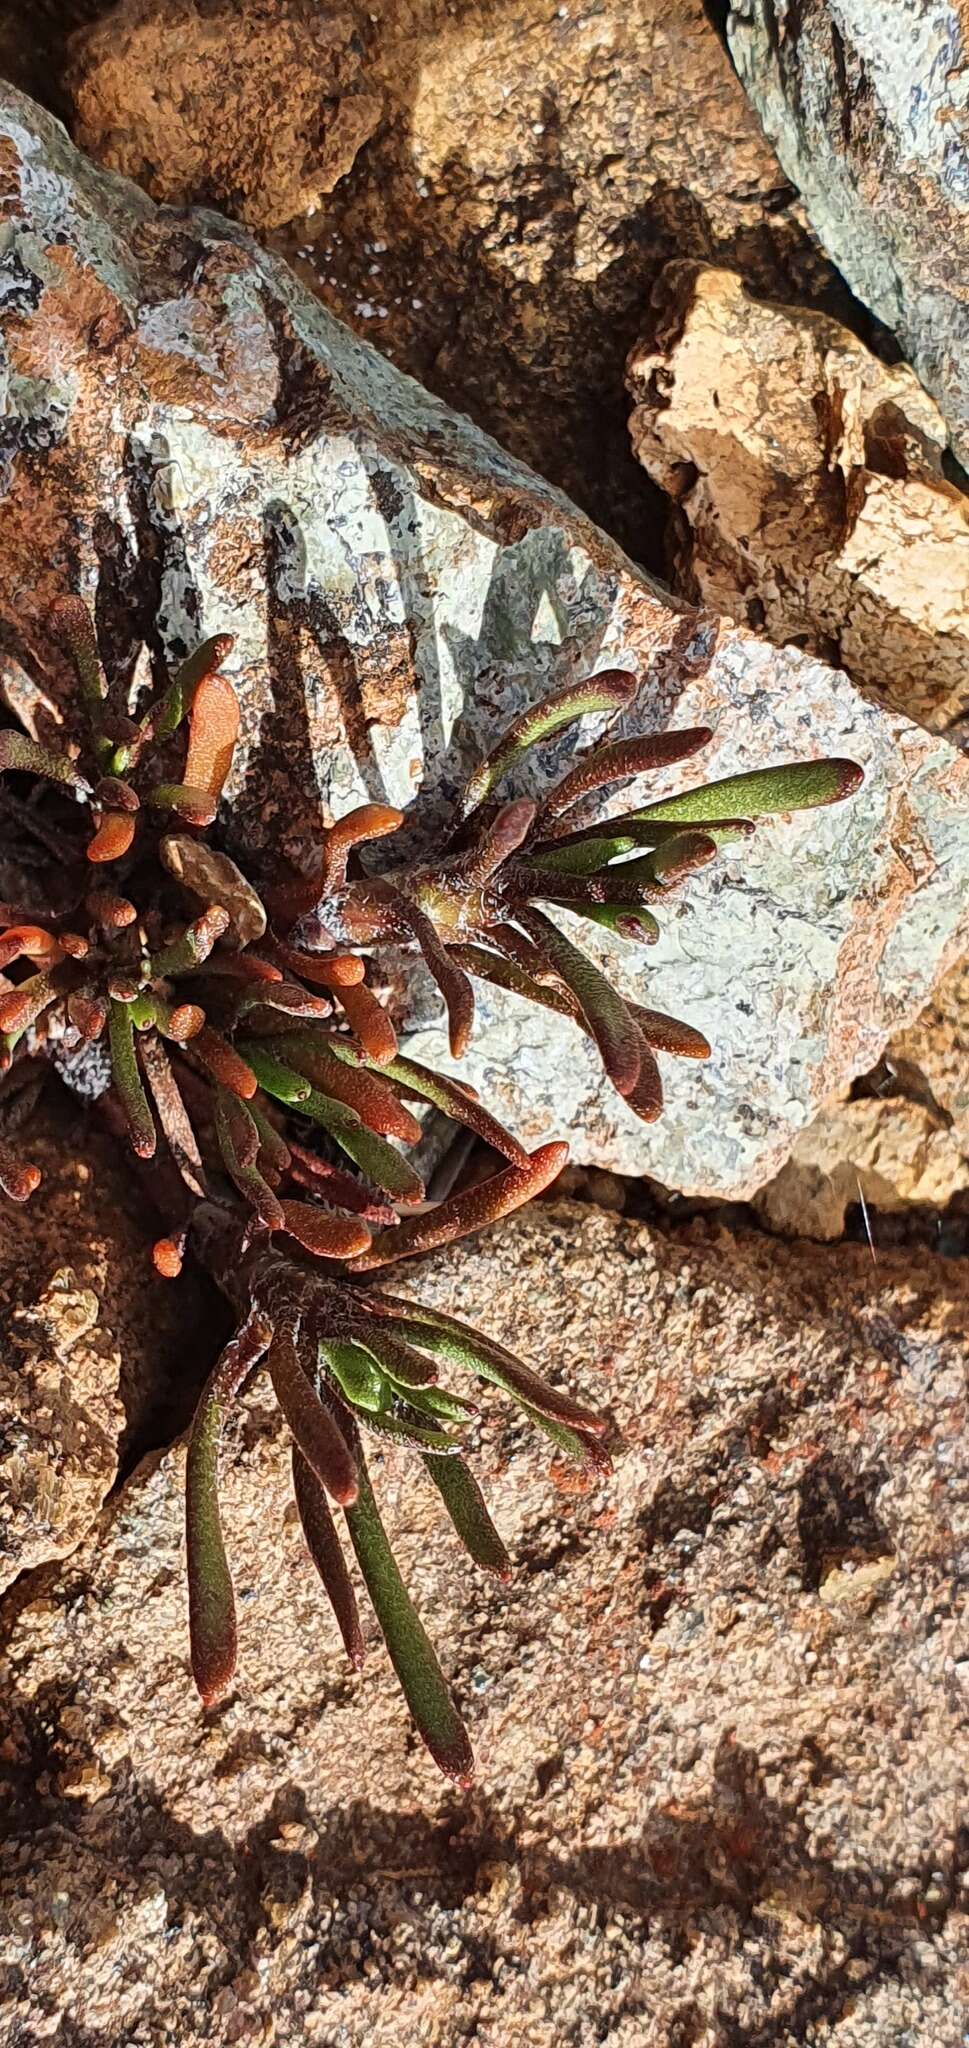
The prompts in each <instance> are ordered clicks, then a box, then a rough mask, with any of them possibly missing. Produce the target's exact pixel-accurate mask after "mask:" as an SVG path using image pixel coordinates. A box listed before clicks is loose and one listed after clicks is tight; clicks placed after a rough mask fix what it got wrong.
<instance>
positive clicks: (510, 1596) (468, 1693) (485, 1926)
mask: <svg viewBox="0 0 969 2048" xmlns="http://www.w3.org/2000/svg"><path fill="white" fill-rule="evenodd" d="M409 1284H410V1285H411V1287H412V1288H413V1291H414V1292H415V1294H416V1295H418V1296H419V1297H421V1298H423V1299H424V1300H426V1301H433V1302H435V1303H437V1304H438V1305H439V1306H443V1307H445V1308H446V1309H448V1310H459V1311H460V1312H461V1313H463V1314H468V1315H472V1316H475V1317H477V1318H478V1319H479V1320H480V1321H481V1322H482V1323H483V1324H484V1325H485V1326H486V1327H487V1328H488V1329H489V1330H491V1331H492V1332H493V1333H494V1334H495V1335H496V1336H497V1337H498V1338H500V1339H504V1340H505V1341H512V1342H514V1343H516V1344H517V1345H518V1346H519V1348H520V1349H522V1350H523V1351H525V1352H526V1353H530V1354H532V1355H535V1356H537V1357H541V1358H542V1360H543V1363H544V1365H545V1367H546V1369H548V1370H550V1371H551V1373H552V1375H553V1377H554V1378H555V1379H556V1380H557V1381H559V1382H560V1383H561V1384H564V1385H568V1386H570V1387H572V1388H574V1389H575V1390H576V1391H580V1392H581V1393H582V1395H584V1396H585V1397H586V1398H592V1399H595V1400H597V1401H599V1402H600V1403H605V1404H606V1405H607V1406H608V1407H609V1408H610V1409H611V1410H612V1411H613V1413H614V1414H615V1417H616V1420H617V1422H618V1424H619V1425H620V1427H621V1429H622V1432H623V1436H624V1438H625V1444H626V1448H625V1449H624V1450H623V1451H622V1452H621V1453H620V1456H619V1459H618V1463H617V1468H616V1471H615V1474H614V1476H613V1477H612V1478H611V1479H608V1480H605V1481H597V1482H596V1483H595V1485H594V1486H593V1487H592V1488H591V1490H588V1491H583V1490H582V1489H581V1488H579V1489H578V1490H576V1488H575V1486H574V1483H573V1482H572V1481H571V1479H570V1475H569V1474H568V1473H566V1472H565V1471H563V1469H562V1468H561V1467H560V1466H559V1465H558V1464H557V1463H554V1462H553V1466H552V1470H551V1472H550V1470H549V1457H548V1450H547V1447H546V1449H545V1450H544V1451H543V1450H542V1449H540V1448H539V1447H538V1445H537V1444H536V1441H535V1438H534V1435H533V1434H532V1433H530V1432H529V1431H528V1429H527V1427H526V1426H525V1425H524V1424H522V1423H520V1422H519V1421H512V1420H511V1419H510V1418H509V1416H508V1414H507V1413H502V1412H501V1410H500V1405H499V1404H497V1403H493V1402H492V1401H490V1400H487V1401H485V1402H484V1403H483V1406H484V1407H485V1409H486V1416H485V1419H484V1420H483V1422H482V1423H481V1425H480V1435H479V1438H478V1442H477V1452H476V1463H477V1466H478V1469H479V1470H480V1473H481V1477H482V1482H483V1484H484V1487H485V1490H486V1492H487V1494H488V1496H489V1499H490V1501H491V1504H492V1507H493V1509H494V1511H495V1514H496V1518H497V1520H498V1522H499V1524H500V1525H501V1527H502V1528H503V1530H504V1533H505V1535H506V1538H507V1539H508V1541H509V1543H510V1545H511V1547H512V1550H513V1554H514V1557H515V1563H516V1572H515V1577H514V1579H513V1580H512V1582H511V1584H510V1585H509V1586H508V1587H504V1588H496V1587H495V1586H494V1585H493V1584H492V1583H490V1582H489V1583H485V1582H483V1581H481V1580H478V1581H477V1582H476V1581H475V1580H473V1579H472V1577H471V1576H470V1572H469V1573H467V1574H466V1573H465V1572H464V1571H463V1570H462V1571H460V1572H458V1571H456V1569H455V1566H456V1562H457V1555H456V1551H455V1548H454V1545H453V1543H452V1542H450V1541H449V1540H448V1537H447V1536H446V1534H445V1532H444V1531H443V1529H442V1528H441V1526H440V1521H439V1518H438V1516H437V1515H436V1513H435V1510H434V1508H433V1505H432V1501H431V1497H430V1494H431V1489H430V1487H429V1485H428V1484H427V1483H426V1481H424V1479H423V1477H422V1475H420V1474H419V1472H416V1471H415V1470H414V1469H413V1467H412V1466H410V1465H409V1464H407V1463H406V1462H404V1461H402V1460H399V1458H398V1456H397V1454H391V1455H389V1456H388V1457H387V1458H386V1459H385V1460H384V1461H383V1462H382V1463H381V1467H380V1471H379V1479H378V1484H379V1491H380V1495H381V1499H382V1502H383V1504H384V1506H385V1508H386V1512H387V1518H388V1522H389V1524H390V1526H391V1528H392V1530H393V1534H394V1540H395V1543H396V1545H397V1549H398V1554H399V1557H400V1560H401V1566H402V1569H403V1570H404V1572H405V1575H406V1576H407V1578H408V1580H409V1582H410V1584H411V1586H412V1588H413V1589H414V1591H415V1594H416V1596H417V1597H418V1599H419V1601H420V1604H421V1607H422V1610H423V1612H424V1614H425V1615H426V1617H427V1618H428V1621H429V1623H430V1625H431V1627H432V1629H433V1631H434V1633H435V1635H436V1638H437V1641H438V1643H439V1645H440V1646H441V1649H442V1654H443V1659H444V1663H445V1666H446V1668H447V1671H448V1674H449V1676H450V1677H451V1679H452V1681H453V1683H454V1684H455V1686H456V1689H457V1692H458V1695H459V1697H460V1700H461V1703H462V1707H463V1710H464V1711H465V1712H466V1714H467V1717H468V1720H469V1723H470V1726H471V1732H472V1736H473V1739H474V1742H475V1746H476V1751H477V1756H478V1764H479V1774H478V1775H479V1787H478V1790H477V1791H476V1792H475V1793H474V1794H472V1795H469V1796H468V1797H467V1798H466V1799H462V1798H460V1797H459V1796H458V1795H457V1794H456V1793H455V1792H454V1790H453V1788H451V1787H449V1786H447V1785H446V1784H445V1782H444V1781H443V1780H441V1779H439V1778H437V1777H436V1776H435V1773H434V1770H433V1767H432V1765H431V1764H430V1763H429V1761H428V1760H427V1758H426V1757H425V1755H424V1753H423V1752H422V1751H421V1750H420V1748H419V1747H418V1746H417V1744H416V1740H415V1739H414V1738H413V1736H412V1735H411V1733H410V1732H409V1731H408V1728H407V1723H406V1715H405V1711H404V1709H403V1706H402V1704H401V1702H400V1699H399V1696H398V1694H397V1692H396V1688H395V1685H394V1682H393V1680H392V1677H391V1676H390V1673H389V1668H388V1666H387V1662H386V1659H385V1657H384V1655H383V1652H382V1651H381V1650H380V1648H379V1646H378V1645H377V1644H376V1642H375V1641H374V1639H373V1633H372V1630H371V1631H370V1633H369V1636H368V1656H367V1668H366V1669H365V1670H364V1672H363V1673H362V1674H361V1675H359V1676H357V1675H355V1674H353V1673H351V1672H350V1671H349V1669H348V1667H347V1665H346V1664H345V1662H344V1661H343V1660H342V1657H341V1655H340V1654H338V1651H337V1647H336V1644H335V1641H334V1630H333V1627H332V1624H331V1622H330V1621H329V1619H328V1617H327V1615H326V1613H325V1611H324V1608H323V1604H322V1599H321V1595H320V1593H319V1591H318V1589H317V1587H316V1586H315V1584H314V1582H313V1575H312V1570H311V1567H310V1565H309V1562H308V1560H307V1558H306V1557H305V1555H304V1554H303V1551H302V1546H301V1540H300V1537H299V1534H298V1530H297V1527H296V1526H295V1523H294V1520H293V1515H292V1510H291V1509H290V1508H288V1507H287V1495H288V1481H287V1475H286V1463H287V1461H286V1456H285V1447H284V1444H283V1440H282V1435H281V1432H280V1430H279V1428H278V1426H277V1423H276V1421H275V1419H274V1416H273V1414H272V1413H271V1411H270V1408H269V1405H268V1397H267V1395H266V1393H265V1391H264V1390H261V1389H259V1388H257V1389H256V1390H254V1391H253V1392H252V1393H251V1394H250V1395H249V1396H248V1397H247V1399H246V1401H245V1402H244V1403H243V1405H242V1411H241V1414H240V1418H239V1422H238V1425H237V1428H236V1429H235V1432H234V1434H233V1437H232V1448H231V1452H230V1454H229V1456H228V1457H227V1458H226V1461H225V1464H226V1488H225V1497H226V1512H227V1529H228V1532H229V1536H230V1540H231V1547H232V1552H233V1558H234V1564H235V1569H236V1575H237V1584H238V1586H239V1588H240V1590H241V1592H242V1600H241V1603H240V1623H241V1641H242V1656H243V1661H242V1665H241V1669H240V1675H239V1681H238V1685H237V1688H236V1690H235V1691H234V1692H233V1693H232V1694H231V1695H230V1696H229V1697H228V1699H227V1700H226V1702H225V1703H224V1705H223V1706H222V1707H221V1708H220V1709H219V1710H218V1712H216V1713H214V1714H210V1715H208V1716H206V1715H204V1714H203V1713H202V1711H201V1710H200V1708H199V1707H198V1705H197V1703H196V1702H195V1701H194V1699H193V1698H192V1696H191V1692H190V1683H189V1679H188V1673H187V1659H186V1644H185V1594H184V1587H183V1580H182V1570H183V1567H182V1534H181V1504H180V1483H181V1470H182V1452H181V1451H180V1450H173V1451H171V1452H169V1453H166V1454H165V1455H164V1456H162V1457H161V1458H156V1459H154V1460H152V1461H150V1462H149V1463H148V1464H147V1465H145V1466H143V1467H142V1468H141V1470H140V1471H139V1472H137V1473H136V1474H135V1475H134V1476H133V1478H132V1479H131V1480H130V1481H129V1482H128V1484H127V1485H126V1486H125V1487H124V1489H123V1490H122V1492H121V1493H120V1495H119V1497H118V1498H117V1499H116V1501H115V1502H114V1503H112V1505H111V1507H110V1508H109V1509H108V1510H107V1511H106V1512H105V1515H104V1518H103V1520H102V1523H101V1525H100V1528H99V1530H98V1531H97V1533H96V1534H95V1535H92V1538H91V1540H90V1541H89V1542H88V1544H87V1545H86V1546H85V1548H84V1550H83V1552H78V1553H76V1554H75V1556H74V1557H73V1558H72V1559H70V1560H69V1561H68V1562H67V1563H66V1564H64V1565H62V1566H60V1567H59V1568H58V1569H57V1570H56V1571H55V1572H53V1573H51V1574H50V1575H48V1576H47V1577H46V1578H45V1581H44V1584H43V1586H42V1587H41V1588H39V1589H38V1591H37V1596H36V1598H35V1599H33V1600H27V1601H26V1602H21V1603H20V1608H19V1612H17V1613H16V1614H14V1613H13V1612H12V1610H8V1612H7V1615H6V1620H7V1622H8V1623H9V1624H10V1634H9V1642H8V1650H7V1658H6V1673H5V1679H6V1689H5V1698H6V1699H7V1700H8V1702H9V1706H8V1728H7V1739H6V1744H5V1757H6V1761H7V1765H8V1770H9V1781H10V1782H9V1792H10V1797H9V1804H8V1811H7V1825H6V1832H5V1848H4V1850H3V1852H2V1854H3V1858H4V1886H3V1906H2V1908H0V1955H2V1959H3V1962H4V1964H5V1965H6V1968H7V1973H8V1974H7V1979H6V1983H7V1992H6V1998H7V2014H6V2016H7V2024H8V2027H9V2029H10V2033H11V2038H13V2039H21V2038H22V2039H24V2040H25V2041H26V2040H30V2039H35V2038H42V2037H43V2034H44V2033H45V2031H46V2027H47V2019H48V2015H51V2016H53V2015H56V2014H59V2013H62V2012H63V2011H64V2010H65V2008H68V2007H69V2009H71V2010H77V2009H80V2010H82V2011H83V2012H84V2014H85V2025H86V2026H87V2027H88V2029H90V2030H91V2031H92V2032H93V2033H94V2034H96V2036H97V2039H98V2041H99V2043H100V2044H101V2048H121V2044H122V2043H124V2044H125V2048H128V2044H129V2043H134V2042H136V2043H139V2044H144V2048H156V2044H158V2048H161V2043H163V2042H165V2041H171V2040H178V2041H179V2042H180V2043H182V2044H184V2048H194V2044H195V2043H196V2042H201V2041H206V2042H208V2041H220V2042H221V2041H223V2040H225V2039H226V2038H227V2037H228V2038H231V2039H233V2040H235V2039H249V2038H253V2039H256V2040H259V2041H265V2042H273V2041H279V2042H283V2041H288V2040H291V2039H293V2038H295V2037H297V2036H298V2037H299V2038H300V2039H305V2040H310V2041H313V2042H318V2043H320V2044H324V2048H337V2044H340V2048H357V2044H360V2048H362V2044H364V2043H367V2044H368V2048H369V2044H370V2043H378V2044H381V2048H383V2044H387V2048H391V2044H396V2043H398V2042H399V2041H401V2040H402V2039H404V2038H407V2039H413V2040H417V2041H419V2042H425V2041H426V2042H428V2043H431V2042H438V2041H440V2042H444V2041H448V2042H450V2041H455V2040H459V2039H469V2038H476V2039H478V2040H480V2041H481V2042H482V2043H483V2044H486V2048H504V2044H506V2043H508V2042H510V2041H516V2042H517V2041H526V2040H527V2041H528V2042H529V2043H533V2044H534V2048H560V2044H561V2043H563V2042H570V2043H571V2042H574V2043H576V2044H580V2043H581V2044H584V2043H586V2042H589V2041H592V2040H593V2039H598V2040H608V2041H609V2042H610V2043H615V2044H617V2048H640V2044H641V2043H643V2042H644V2041H649V2042H656V2043H657V2044H659V2043H674V2042H684V2041H687V2040H692V2041H694V2042H697V2043H701V2042H702V2043H710V2044H713V2043H715V2042H716V2043H720V2042H721V2041H725V2040H727V2039H734V2038H736V2039H738V2040H739V2039H741V2038H742V2039H744V2040H745V2041H747V2042H751V2043H753V2042H762V2043H765V2044H766V2043H767V2042H770V2043H774V2042H779V2041H782V2040H784V2041H787V2040H790V2041H792V2042H793V2041H796V2040H802V2039H805V2038H806V2037H807V2034H808V2030H810V2038H811V2040H812V2041H813V2042H816V2043H819V2044H831V2048H834V2044H835V2043H838V2044H839V2048H841V2044H842V2043H845V2042H847V2041H849V2040H850V2041H851V2042H852V2043H855V2042H856V2043H858V2044H859V2048H881V2044H883V2043H885V2042H886V2041H890V2040H891V2041H894V2040H901V2039H903V2038H904V2040H905V2041H906V2042H907V2043H908V2044H909V2048H957V2044H958V2043H959V2042H960V2039H961V2030H962V2020H961V1999H960V1996H959V1988H958V1987H959V1984H960V1982H961V1979H962V1976H963V1974H964V1966H965V1939H966V1905H967V1886H966V1872H965V1854H964V1844H963V1843H962V1842H961V1837H960V1833H959V1829H960V1821H961V1816H962V1815H963V1814H964V1812H965V1805H966V1795H967V1790H969V1786H967V1758H969V1659H967V1645H966V1638H965V1626H964V1618H963V1616H962V1615H961V1611H960V1596H959V1580H960V1573H961V1572H962V1571H963V1570H964V1564H965V1546H966V1536H967V1493H969V1488H967V1473H966V1449H965V1445H966V1397H965V1368H966V1338H965V1332H966V1329H967V1326H969V1288H967V1278H966V1272H965V1268H964V1267H963V1266H960V1265H959V1264H958V1263H957V1262H955V1261H937V1260H935V1259H933V1258H931V1257H925V1258H923V1259H922V1260H921V1261H920V1263H919V1265H918V1266H917V1267H912V1266H911V1265H910V1264H909V1263H908V1262H907V1260H906V1259H905V1258H902V1257H899V1256H898V1255H891V1254H890V1255H887V1256H885V1257H883V1258H880V1259H879V1262H878V1265H877V1267H876V1266H873V1265H872V1262H871V1259H870V1258H869V1256H868V1253H867V1251H866V1250H864V1249H863V1248H859V1249H857V1250H855V1249H850V1250H849V1249H844V1248H839V1250H838V1252H837V1253H836V1254H832V1253H829V1252H826V1251H824V1250H822V1249H819V1248H817V1247H812V1248H810V1249H809V1250H801V1249H799V1248H797V1247H784V1246H780V1245H778V1244H776V1243H774V1242H772V1241H770V1240H768V1239H766V1238H763V1237H757V1236H749V1235H748V1236H744V1237H739V1238H736V1239H734V1238H731V1237H729V1236H727V1235H726V1234H725V1233H722V1232H719V1233H718V1232H715V1231H709V1230H708V1229H707V1228H705V1227H699V1226H696V1225H695V1226H693V1229H692V1230H691V1232H690V1233H689V1235H688V1236H687V1237H685V1238H684V1239H681V1240H679V1241H675V1240H670V1239H666V1238H664V1237H661V1236H659V1235H657V1234H654V1233H653V1232H651V1231H650V1230H648V1229H647V1228H645V1227H644V1226H643V1225H641V1224H634V1223H630V1222H628V1221H626V1220H623V1219H619V1218H615V1217H609V1216H606V1215H605V1214H602V1213H596V1212H595V1211H591V1210H589V1209H582V1208H578V1207H576V1206H575V1205H557V1206H553V1207H550V1208H548V1209H541V1208H539V1209H535V1210H532V1211H531V1212H529V1213H527V1214H524V1215H522V1216H520V1217H516V1218H515V1219H513V1220H511V1221H509V1222H506V1223H505V1224H503V1225H501V1226H500V1227H499V1228H497V1229H496V1230H495V1231H493V1232H490V1233H488V1235H487V1236H486V1237H484V1238H482V1239H479V1240H476V1241H475V1242H473V1243H471V1244H468V1245H464V1246H462V1247H460V1249H459V1250H458V1251H456V1252H453V1253H449V1254H448V1255H447V1256H445V1257H435V1258H433V1259H430V1260H427V1261H424V1262H423V1263H422V1264H421V1265H420V1266H419V1267H415V1268H414V1270H413V1272H412V1274H411V1275H410V1276H409ZM848 2016H850V2022H849V2017H848Z"/></svg>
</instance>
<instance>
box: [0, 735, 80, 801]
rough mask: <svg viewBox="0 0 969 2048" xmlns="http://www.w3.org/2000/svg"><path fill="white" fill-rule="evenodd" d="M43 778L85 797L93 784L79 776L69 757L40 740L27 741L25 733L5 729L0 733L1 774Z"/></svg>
mask: <svg viewBox="0 0 969 2048" xmlns="http://www.w3.org/2000/svg"><path fill="white" fill-rule="evenodd" d="M8 772H9V773H12V774H16V775H42V776H43V777H44V779H45V781H47V782H62V783H63V784H64V787H65V789H74V790H77V791H79V792H80V793H81V794H82V795H88V796H89V795H90V793H91V792H90V784H89V783H87V782H85V780H84V777H83V775H79V774H78V771H77V769H76V768H75V766H74V763H73V761H72V760H71V759H70V758H69V756H68V755H67V754H59V753H57V752H56V751H55V749H54V748H53V747H42V746H41V745H40V743H39V741H38V740H31V739H28V738H27V735H26V733H23V732H15V731H14V730H13V729H12V728H9V727H8V728H6V729H5V730H4V731H3V732H0V775H3V774H6V773H8Z"/></svg>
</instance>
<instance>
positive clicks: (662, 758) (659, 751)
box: [539, 725, 713, 830]
mask: <svg viewBox="0 0 969 2048" xmlns="http://www.w3.org/2000/svg"><path fill="white" fill-rule="evenodd" d="M712 738H713V733H712V732H711V730H710V728H709V726H706V725H698V726H695V727H693V728H688V729H687V730H685V731H683V732H655V733H645V734H642V735H640V737H639V738H637V739H626V740H612V741H610V742H609V744H608V745H606V746H599V747H593V748H592V750H591V751H590V752H589V753H588V754H584V755H583V757H582V759H581V761H577V762H576V764H575V766H574V768H570V770H569V772H568V774H567V775H563V777H562V780H561V782H557V783H556V785H555V788H554V789H552V790H550V791H549V794H548V796H547V797H545V798H544V800H543V802H542V807H541V810H540V812H539V829H540V830H541V828H542V827H543V826H544V825H545V824H546V823H547V822H548V820H549V819H550V818H557V817H558V816H559V813H560V812H561V811H565V810H568V808H569V805H570V804H574V803H576V802H577V801H578V799H579V798H580V797H583V796H588V795H589V794H590V793H591V792H592V791H593V790H595V789H602V788H603V787H604V786H605V785H606V784H607V783H610V782H625V781H627V780H628V779H629V777H631V776H634V775H643V774H646V773H647V772H648V771H649V770H650V769H655V768H668V767H671V766H672V764H673V763H674V762H676V761H685V760H686V759H687V757H688V756H689V755H690V754H696V753H698V752H699V750H700V748H701V747H706V746H709V744H710V741H711V740H712Z"/></svg>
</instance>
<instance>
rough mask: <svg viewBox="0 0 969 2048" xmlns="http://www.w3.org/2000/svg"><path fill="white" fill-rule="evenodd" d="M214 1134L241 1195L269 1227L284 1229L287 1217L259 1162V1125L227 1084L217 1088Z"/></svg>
mask: <svg viewBox="0 0 969 2048" xmlns="http://www.w3.org/2000/svg"><path fill="white" fill-rule="evenodd" d="M215 1135H216V1137H217V1139H218V1141H219V1150H220V1152H221V1154H222V1157H223V1159H224V1161H225V1166H226V1171H227V1173H228V1175H229V1178H230V1180H231V1181H232V1182H233V1183H234V1185H235V1186H236V1187H237V1188H238V1190H239V1193H240V1195H242V1196H243V1197H244V1199H245V1200H246V1201H247V1202H248V1203H249V1204H250V1206H251V1207H252V1208H253V1209H254V1210H255V1212H256V1215H257V1216H258V1217H259V1218H260V1220H261V1221H262V1222H263V1223H264V1224H265V1225H266V1228H267V1230H282V1229H283V1228H284V1226H285V1220H286V1219H285V1216H284V1214H283V1208H282V1204H281V1202H280V1201H279V1199H278V1196H276V1195H275V1194H274V1193H273V1190H272V1188H271V1187H270V1186H269V1183H268V1181H267V1180H265V1179H264V1177H263V1175H262V1174H261V1173H260V1171H259V1167H258V1166H257V1164H256V1161H257V1158H258V1155H259V1142H260V1141H259V1130H258V1127H257V1125H256V1124H255V1122H254V1121H253V1118H252V1117H251V1116H250V1114H249V1110H248V1108H247V1107H246V1104H245V1103H244V1102H242V1101H241V1100H240V1098H239V1096H238V1095H232V1094H230V1093H229V1091H228V1089H225V1088H218V1089H217V1090H216V1095H215Z"/></svg>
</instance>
